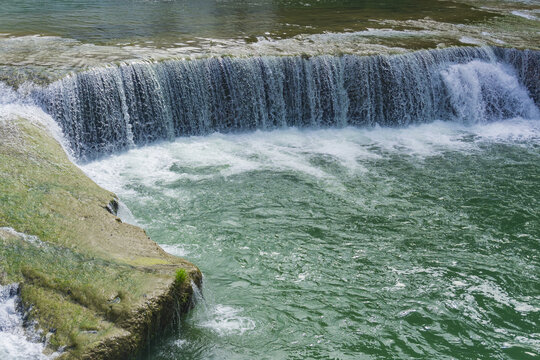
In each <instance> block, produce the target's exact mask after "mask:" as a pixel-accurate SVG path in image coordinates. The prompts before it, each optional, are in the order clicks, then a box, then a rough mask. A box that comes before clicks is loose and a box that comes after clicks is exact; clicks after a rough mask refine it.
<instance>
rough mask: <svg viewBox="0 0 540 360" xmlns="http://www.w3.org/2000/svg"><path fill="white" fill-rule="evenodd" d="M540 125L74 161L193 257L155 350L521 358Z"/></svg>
mask: <svg viewBox="0 0 540 360" xmlns="http://www.w3.org/2000/svg"><path fill="white" fill-rule="evenodd" d="M539 141H540V122H539V121H538V120H522V119H514V120H507V121H505V122H497V123H492V124H489V125H476V126H465V125H457V124H452V123H446V122H441V121H438V122H434V123H432V124H427V125H420V126H411V127H408V128H404V129H388V128H374V129H356V128H344V129H329V130H307V131H306V130H304V131H301V130H297V129H289V130H277V131H273V132H256V133H252V134H245V135H220V134H215V135H211V136H207V137H191V138H187V139H178V140H176V141H175V142H172V143H163V144H159V145H155V146H149V147H144V148H140V149H136V150H131V151H129V152H127V153H125V154H122V155H116V156H112V157H110V158H107V159H104V160H102V161H99V162H93V163H90V164H88V165H86V166H84V167H83V169H84V170H85V171H86V172H87V173H89V174H90V175H91V177H92V178H94V179H95V180H96V181H97V182H98V183H99V184H101V185H103V186H105V187H106V188H108V189H111V190H113V191H115V192H116V193H117V194H119V195H120V198H121V199H122V200H123V201H124V202H125V204H127V206H128V207H129V209H131V211H132V217H131V216H129V214H124V218H125V219H127V221H136V223H137V224H140V225H142V226H143V227H144V228H145V229H147V230H148V232H149V234H150V236H151V237H152V238H153V239H154V240H156V241H157V242H159V243H160V244H162V245H163V247H164V249H166V250H167V251H169V252H171V253H173V254H177V255H180V256H184V257H186V258H187V259H189V260H191V261H193V262H194V263H196V264H198V266H200V268H201V269H202V271H203V273H204V274H205V278H204V297H205V301H204V302H202V303H199V305H198V306H197V308H196V309H195V310H194V312H192V313H191V314H190V315H189V316H188V317H186V318H185V320H184V321H183V323H182V327H181V330H180V332H179V334H178V335H177V336H173V337H171V338H169V339H168V340H167V341H165V342H164V343H163V344H161V346H159V347H158V348H156V349H155V352H154V353H152V355H151V356H149V358H151V359H176V358H178V357H182V358H185V359H285V358H287V359H292V358H294V359H304V358H319V359H323V358H324V359H326V358H336V359H359V358H425V359H433V358H438V359H443V358H447V359H450V358H463V359H465V358H478V359H488V358H489V359H494V358H498V359H503V358H515V359H527V358H530V359H533V358H535V357H536V356H537V355H538V354H539V353H538V351H539V349H540V347H539V346H540V338H539V335H538V315H539V312H540V297H539V292H538V290H539V289H538V284H539V281H540V278H539V274H540V272H539V271H538V270H539V265H540V257H539V252H538V250H539V248H538V246H539V244H538V241H539V239H540V222H539V221H538V219H539V215H540V214H539V208H540V207H539V199H540V187H539V186H538V184H539V183H540V147H539ZM141 164H144V165H143V166H141Z"/></svg>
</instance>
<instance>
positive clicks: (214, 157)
mask: <svg viewBox="0 0 540 360" xmlns="http://www.w3.org/2000/svg"><path fill="white" fill-rule="evenodd" d="M471 138H472V139H473V141H471ZM539 138H540V120H538V119H533V120H530V119H523V118H516V119H511V120H505V121H499V122H493V123H488V124H474V125H467V124H460V123H452V122H444V121H436V122H433V123H430V124H422V125H413V126H409V127H407V128H399V129H396V128H381V127H373V128H363V129H359V128H353V127H347V128H343V129H322V130H301V129H296V128H290V129H284V130H274V131H257V132H254V133H250V134H228V135H224V134H217V133H216V134H213V135H210V136H194V137H189V138H178V139H176V140H175V141H174V142H170V143H169V142H163V143H160V144H156V145H152V146H146V147H142V148H138V149H132V150H130V151H128V152H126V153H123V154H117V155H113V156H109V157H107V158H104V159H102V160H100V161H95V162H91V163H87V164H83V165H81V167H82V169H83V170H84V171H85V172H86V174H88V175H89V176H90V177H91V178H92V179H93V180H94V181H96V182H97V183H98V184H100V185H101V186H103V187H105V188H107V189H110V190H112V191H114V192H116V193H117V194H119V195H120V197H122V196H129V195H133V193H134V192H133V189H131V188H130V182H131V180H137V181H141V182H142V183H144V185H145V186H148V187H151V188H161V187H163V185H164V184H174V183H175V182H178V181H192V182H197V181H203V180H204V179H209V178H213V177H229V176H233V175H236V174H240V173H245V172H249V171H254V170H272V171H289V170H292V171H296V172H300V173H303V174H305V175H308V176H311V177H314V178H319V179H321V180H324V179H328V180H332V179H333V176H332V175H331V174H329V173H326V172H325V171H324V170H322V169H321V168H320V167H318V166H315V165H313V162H312V161H313V157H314V156H319V157H321V156H322V157H323V158H324V157H326V158H328V159H332V160H333V161H335V162H337V163H338V164H339V165H340V166H342V167H343V168H344V169H346V170H347V171H350V172H358V171H363V170H364V167H363V165H362V162H363V161H366V160H372V159H377V158H381V157H388V156H392V155H395V154H401V155H409V156H415V157H419V158H424V157H428V156H436V155H438V154H441V153H443V152H446V151H477V150H478V149H479V145H481V144H482V143H484V142H486V141H497V142H515V141H519V142H531V141H538V139H539ZM141 164H144V166H141ZM179 194H182V191H181V189H178V188H175V192H174V197H175V198H177V199H178V198H182V196H184V197H185V199H188V198H189V197H190V195H189V194H188V193H184V194H183V195H182V196H179Z"/></svg>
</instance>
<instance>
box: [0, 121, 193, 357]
mask: <svg viewBox="0 0 540 360" xmlns="http://www.w3.org/2000/svg"><path fill="white" fill-rule="evenodd" d="M0 138H1V139H2V141H1V142H0V273H1V274H2V275H1V276H0V281H1V283H2V284H7V283H11V282H19V283H20V284H21V287H20V288H21V290H20V291H21V299H22V303H23V305H24V306H25V307H26V308H27V309H28V312H29V320H31V321H34V320H35V321H37V324H38V327H39V328H40V329H42V330H44V333H48V332H49V333H50V335H49V341H48V347H49V350H50V351H51V352H52V351H54V350H56V349H58V348H61V347H63V348H64V349H65V351H64V353H63V354H62V355H61V358H62V359H71V358H83V359H112V358H125V357H129V356H133V355H135V354H136V353H137V352H138V351H139V350H140V348H141V347H142V346H144V345H145V344H147V343H148V342H149V341H150V340H151V339H152V338H153V337H154V336H155V334H157V333H159V332H160V331H162V330H163V329H165V328H166V327H168V326H170V324H171V323H174V321H175V318H177V315H178V314H179V313H181V312H182V311H184V310H186V309H187V307H188V306H189V304H190V297H191V294H192V289H191V286H190V282H189V281H182V282H179V281H177V272H178V271H180V272H183V273H185V274H186V280H187V279H189V280H191V281H193V282H195V283H196V284H200V282H201V279H202V275H201V273H200V271H199V269H198V268H197V267H195V266H194V265H193V264H191V263H189V262H187V261H185V260H183V259H180V258H177V257H174V256H172V255H169V254H167V253H166V252H164V251H163V250H162V249H161V248H160V247H159V246H158V245H157V244H156V243H155V242H153V241H152V240H150V239H149V238H148V236H147V235H146V233H145V232H144V230H142V229H140V228H138V227H135V226H132V225H129V224H126V223H123V222H122V221H121V220H120V219H119V218H118V217H116V216H115V215H114V214H113V213H114V206H111V204H114V203H115V201H116V197H115V195H114V194H112V193H110V192H108V191H106V190H104V189H102V188H100V187H99V186H97V185H96V184H95V183H94V182H92V181H91V180H90V179H88V178H87V177H86V176H85V175H84V173H83V172H82V171H81V170H80V169H79V168H77V167H76V166H75V165H73V164H72V163H71V162H70V161H69V159H68V157H67V155H66V154H65V152H64V150H63V149H62V147H61V146H60V144H59V143H58V142H57V141H56V140H55V139H54V138H53V137H52V136H51V135H50V134H49V132H48V130H47V129H46V128H45V127H44V126H43V125H41V124H36V123H33V122H31V121H29V120H25V119H22V118H18V119H14V120H0ZM26 234H28V235H26ZM171 319H172V320H171ZM176 320H177V319H176Z"/></svg>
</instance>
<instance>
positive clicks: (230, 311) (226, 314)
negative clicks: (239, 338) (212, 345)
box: [199, 304, 255, 336]
mask: <svg viewBox="0 0 540 360" xmlns="http://www.w3.org/2000/svg"><path fill="white" fill-rule="evenodd" d="M241 312H242V310H240V309H237V308H234V307H232V306H227V305H220V304H218V305H216V306H214V307H213V308H212V311H211V313H210V314H208V316H209V319H208V320H206V321H203V322H201V323H200V324H199V326H201V327H204V328H208V329H211V330H212V331H214V332H216V333H217V334H218V335H220V336H225V335H242V334H243V333H245V332H246V331H249V330H253V329H255V321H253V320H252V319H250V318H248V317H245V316H240V313H241Z"/></svg>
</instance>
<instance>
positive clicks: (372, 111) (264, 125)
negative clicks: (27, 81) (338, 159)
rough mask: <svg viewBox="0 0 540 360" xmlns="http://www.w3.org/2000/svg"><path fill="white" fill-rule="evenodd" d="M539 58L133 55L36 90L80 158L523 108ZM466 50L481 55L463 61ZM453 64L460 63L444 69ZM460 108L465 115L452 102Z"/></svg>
mask: <svg viewBox="0 0 540 360" xmlns="http://www.w3.org/2000/svg"><path fill="white" fill-rule="evenodd" d="M539 59H540V52H538V51H521V50H514V49H502V48H489V47H483V48H473V47H471V48H468V47H456V48H448V49H444V50H430V51H418V52H414V53H409V54H405V55H395V56H370V57H361V56H354V55H346V56H342V57H337V56H317V57H312V58H304V57H299V56H298V57H255V58H209V59H202V60H193V61H164V62H160V63H147V62H140V63H133V64H125V65H120V66H112V67H105V68H98V69H93V70H90V71H87V72H83V73H79V74H76V75H73V76H70V77H67V78H65V79H63V80H60V81H58V82H56V83H53V84H52V85H50V86H49V87H47V88H45V89H42V90H39V91H36V92H35V93H34V97H35V99H36V100H37V102H38V103H40V104H41V106H42V107H43V108H44V109H45V110H46V111H47V112H48V113H49V114H51V115H52V116H53V117H54V118H55V119H56V120H57V121H58V123H59V124H60V125H61V127H62V130H63V131H64V134H65V135H66V137H67V138H68V139H69V142H70V147H71V148H72V150H73V152H74V155H75V156H76V157H78V158H79V159H83V160H84V159H92V158H95V157H99V156H101V155H104V154H110V153H114V152H116V151H120V150H125V149H128V148H130V147H132V146H135V145H142V144H147V143H151V142H153V141H156V140H166V139H173V138H175V137H178V136H189V135H204V134H208V133H211V132H214V131H219V132H235V131H246V130H253V129H274V128H281V127H286V126H296V127H330V126H337V127H340V126H346V125H353V126H373V125H375V124H378V125H381V126H403V125H409V124H414V123H425V122H431V121H433V120H436V119H444V120H451V121H493V120H500V119H504V118H508V117H516V116H522V117H530V116H532V115H533V114H532V113H533V112H535V111H537V109H536V107H535V105H534V102H533V101H531V99H530V97H532V99H534V101H536V103H537V104H538V101H539V91H540V90H539V88H540V87H538V81H537V79H538V75H539V74H538V71H539V70H538V62H539ZM473 61H476V62H478V63H479V64H477V65H475V66H469V67H467V66H468V64H469V63H471V62H473ZM452 66H454V67H455V66H458V67H459V68H454V69H453V70H452V73H448V71H449V68H450V67H452ZM445 74H446V75H448V76H446V77H445V76H444V75H445ZM463 74H465V75H466V76H461V75H463ZM507 78H509V79H511V80H512V79H513V80H512V81H510V82H508V81H507ZM464 93H466V94H467V96H463V94H464ZM468 108H474V109H475V112H474V114H475V117H474V118H473V119H470V118H468V116H467V114H468V113H469V112H465V113H464V112H463V111H462V109H468Z"/></svg>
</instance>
